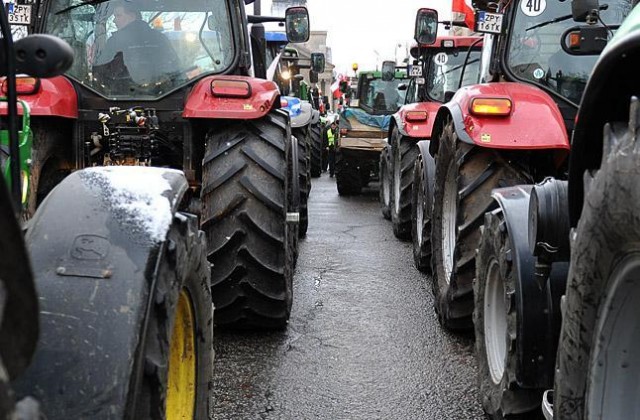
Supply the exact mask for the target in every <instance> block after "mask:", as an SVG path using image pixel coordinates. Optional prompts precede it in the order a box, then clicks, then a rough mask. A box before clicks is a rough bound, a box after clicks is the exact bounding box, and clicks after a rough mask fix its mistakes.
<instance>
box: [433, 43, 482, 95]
mask: <svg viewBox="0 0 640 420" xmlns="http://www.w3.org/2000/svg"><path fill="white" fill-rule="evenodd" d="M468 50H469V49H468V48H456V49H447V50H443V51H441V52H439V53H437V54H435V55H433V56H432V57H431V63H430V65H429V66H428V68H429V73H428V75H427V93H428V95H429V98H430V99H432V100H435V101H438V102H445V97H446V93H447V92H449V93H450V94H451V93H455V92H456V91H457V90H458V86H460V77H462V78H463V80H462V86H466V85H472V84H476V83H478V80H479V75H480V54H481V52H480V50H478V49H474V50H472V51H471V54H469V59H468V60H467V66H466V67H465V69H464V75H463V74H462V67H463V66H464V60H465V59H466V57H467V51H468Z"/></svg>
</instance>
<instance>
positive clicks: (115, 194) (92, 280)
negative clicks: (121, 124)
mask: <svg viewBox="0 0 640 420" xmlns="http://www.w3.org/2000/svg"><path fill="white" fill-rule="evenodd" d="M187 188H188V184H187V181H186V178H185V177H184V175H183V174H182V172H180V171H177V170H171V169H163V168H141V167H113V166H112V167H100V168H89V169H84V170H80V171H77V172H74V173H73V174H71V175H69V176H68V177H66V178H65V179H64V180H63V181H62V182H61V183H60V184H59V185H58V186H57V187H56V188H55V189H53V190H52V191H51V193H50V194H49V195H48V196H47V198H46V199H45V200H44V201H43V202H42V204H41V206H40V207H39V208H38V210H37V211H36V213H35V215H34V216H33V219H32V221H31V225H30V227H29V229H28V231H27V235H26V237H25V240H26V242H27V245H28V248H29V250H30V252H31V257H32V267H33V272H34V277H35V279H36V287H37V290H38V295H39V300H40V322H41V329H40V330H41V334H40V340H39V342H38V346H37V349H36V354H35V356H34V360H33V362H32V364H31V366H30V367H29V368H28V369H27V371H26V372H25V374H24V375H23V376H22V377H21V378H20V379H19V381H18V383H17V385H16V389H17V392H18V394H19V395H21V396H24V395H31V396H34V397H35V398H36V399H37V400H39V401H40V402H41V403H42V406H43V411H44V412H45V413H49V415H51V416H52V417H51V418H61V417H55V416H54V414H56V413H58V414H57V415H58V416H59V415H63V416H64V418H89V417H90V418H107V417H108V418H112V417H113V418H123V413H124V412H125V407H126V406H127V403H128V401H127V395H128V394H129V392H128V389H129V387H130V386H133V385H132V384H133V383H134V381H135V378H137V376H138V375H140V374H141V372H142V370H143V369H145V361H144V360H140V358H141V356H140V355H141V354H144V353H143V351H144V349H143V348H142V347H143V346H142V345H141V344H142V343H143V342H144V341H143V340H144V337H145V330H146V320H147V319H148V311H149V310H150V308H152V305H156V304H161V303H162V302H155V301H153V302H152V301H150V299H149V297H150V296H158V295H157V294H155V287H156V281H155V279H156V275H157V270H158V267H159V261H160V260H161V258H162V255H163V254H164V252H165V250H166V249H167V247H168V246H170V244H168V243H167V242H165V238H166V235H167V233H168V231H169V229H170V226H171V224H172V221H173V218H174V216H175V217H179V215H176V214H175V213H176V211H177V209H178V206H179V205H180V203H181V201H182V197H183V195H184V194H185V191H186V190H187ZM132 378H133V379H132ZM80 396H84V397H82V398H80Z"/></svg>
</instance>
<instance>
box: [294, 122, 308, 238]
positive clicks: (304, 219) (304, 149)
mask: <svg viewBox="0 0 640 420" xmlns="http://www.w3.org/2000/svg"><path fill="white" fill-rule="evenodd" d="M291 132H292V134H293V136H294V137H295V138H297V139H298V162H299V165H298V166H299V170H300V224H299V226H298V235H299V237H300V238H304V237H305V236H306V235H307V229H308V227H309V206H308V202H309V194H310V193H311V150H310V149H311V139H310V136H309V129H308V127H301V128H293V129H292V130H291Z"/></svg>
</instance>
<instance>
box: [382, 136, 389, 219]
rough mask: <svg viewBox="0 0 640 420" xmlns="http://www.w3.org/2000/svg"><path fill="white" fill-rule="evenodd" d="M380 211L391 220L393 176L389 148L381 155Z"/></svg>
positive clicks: (386, 147) (383, 150)
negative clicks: (391, 174)
mask: <svg viewBox="0 0 640 420" xmlns="http://www.w3.org/2000/svg"><path fill="white" fill-rule="evenodd" d="M380 210H381V211H382V216H383V217H384V218H385V219H387V220H391V176H390V174H389V146H388V145H387V146H385V147H384V149H382V152H381V153H380Z"/></svg>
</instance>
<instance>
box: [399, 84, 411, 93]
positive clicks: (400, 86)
mask: <svg viewBox="0 0 640 420" xmlns="http://www.w3.org/2000/svg"><path fill="white" fill-rule="evenodd" d="M397 89H398V90H399V91H400V92H404V91H405V90H407V89H409V85H408V84H406V83H400V84H399V85H398V87H397Z"/></svg>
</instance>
